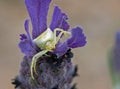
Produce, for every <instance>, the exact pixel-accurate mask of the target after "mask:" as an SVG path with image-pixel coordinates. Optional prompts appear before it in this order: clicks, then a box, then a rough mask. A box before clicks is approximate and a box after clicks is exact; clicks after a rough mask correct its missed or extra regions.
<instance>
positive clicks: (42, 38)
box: [34, 28, 54, 49]
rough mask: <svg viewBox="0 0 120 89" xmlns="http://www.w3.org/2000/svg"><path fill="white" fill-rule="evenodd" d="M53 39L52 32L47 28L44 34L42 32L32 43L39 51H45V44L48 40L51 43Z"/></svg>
mask: <svg viewBox="0 0 120 89" xmlns="http://www.w3.org/2000/svg"><path fill="white" fill-rule="evenodd" d="M53 39H54V35H53V32H52V31H51V30H50V28H48V29H47V30H46V31H45V32H43V33H42V34H41V35H39V36H38V37H37V38H36V39H34V42H35V43H36V45H37V46H38V47H40V48H41V49H45V45H46V43H47V42H48V41H50V40H51V41H53Z"/></svg>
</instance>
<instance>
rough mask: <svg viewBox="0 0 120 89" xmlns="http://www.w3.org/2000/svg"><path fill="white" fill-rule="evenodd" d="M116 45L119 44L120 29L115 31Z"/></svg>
mask: <svg viewBox="0 0 120 89" xmlns="http://www.w3.org/2000/svg"><path fill="white" fill-rule="evenodd" d="M115 41H116V45H118V46H119V45H120V31H118V32H116V37H115Z"/></svg>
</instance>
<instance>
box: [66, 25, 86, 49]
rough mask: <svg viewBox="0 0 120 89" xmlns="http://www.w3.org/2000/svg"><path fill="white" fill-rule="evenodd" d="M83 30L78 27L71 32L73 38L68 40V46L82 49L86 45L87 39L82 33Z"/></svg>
mask: <svg viewBox="0 0 120 89" xmlns="http://www.w3.org/2000/svg"><path fill="white" fill-rule="evenodd" d="M82 31H83V30H82V28H80V27H76V28H73V29H72V31H71V37H70V38H69V39H68V40H67V43H68V46H69V47H71V48H76V47H82V46H84V45H85V44H86V37H85V35H84V34H83V33H82Z"/></svg>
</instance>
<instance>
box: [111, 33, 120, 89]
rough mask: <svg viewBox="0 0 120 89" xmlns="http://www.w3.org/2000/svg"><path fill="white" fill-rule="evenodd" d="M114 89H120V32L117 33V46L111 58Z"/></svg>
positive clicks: (115, 45)
mask: <svg viewBox="0 0 120 89" xmlns="http://www.w3.org/2000/svg"><path fill="white" fill-rule="evenodd" d="M109 65H110V71H111V77H112V81H113V87H114V89H120V32H117V33H116V37H115V44H114V47H113V50H112V52H111V55H110V58H109Z"/></svg>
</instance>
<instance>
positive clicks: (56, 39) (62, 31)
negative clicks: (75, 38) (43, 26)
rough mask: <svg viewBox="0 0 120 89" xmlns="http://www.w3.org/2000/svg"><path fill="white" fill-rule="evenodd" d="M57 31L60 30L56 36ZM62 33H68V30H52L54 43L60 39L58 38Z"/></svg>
mask: <svg viewBox="0 0 120 89" xmlns="http://www.w3.org/2000/svg"><path fill="white" fill-rule="evenodd" d="M57 31H60V33H59V35H58V36H57V37H56V34H57ZM63 34H70V32H68V31H64V30H62V29H60V28H56V29H55V30H54V44H56V43H57V42H58V41H59V40H60V38H61V36H62V35H63Z"/></svg>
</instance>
